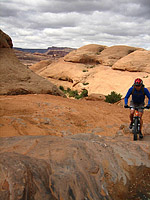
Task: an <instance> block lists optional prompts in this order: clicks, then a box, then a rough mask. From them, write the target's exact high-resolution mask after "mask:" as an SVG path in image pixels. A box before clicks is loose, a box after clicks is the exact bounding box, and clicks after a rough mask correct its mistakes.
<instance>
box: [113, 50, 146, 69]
mask: <svg viewBox="0 0 150 200" xmlns="http://www.w3.org/2000/svg"><path fill="white" fill-rule="evenodd" d="M112 68H113V69H118V70H127V71H130V72H142V71H143V72H147V73H150V51H135V52H133V53H131V54H129V55H128V56H125V57H123V58H122V59H120V60H118V61H117V62H116V63H115V64H114V65H113V67H112Z"/></svg>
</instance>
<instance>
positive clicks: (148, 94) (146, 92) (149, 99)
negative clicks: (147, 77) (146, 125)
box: [144, 88, 150, 105]
mask: <svg viewBox="0 0 150 200" xmlns="http://www.w3.org/2000/svg"><path fill="white" fill-rule="evenodd" d="M144 93H145V94H146V96H147V97H148V105H150V92H149V91H148V89H147V88H144Z"/></svg>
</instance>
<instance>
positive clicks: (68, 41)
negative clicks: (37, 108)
mask: <svg viewBox="0 0 150 200" xmlns="http://www.w3.org/2000/svg"><path fill="white" fill-rule="evenodd" d="M0 29H2V30H3V31H4V32H5V33H7V34H8V35H9V36H10V37H11V38H12V40H13V44H14V46H15V47H22V48H47V47H50V46H59V47H75V48H78V47H81V46H84V45H86V44H101V45H106V46H113V45H129V46H134V47H142V48H145V49H148V50H150V0H0Z"/></svg>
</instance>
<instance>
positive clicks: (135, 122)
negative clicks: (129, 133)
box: [133, 119, 138, 141]
mask: <svg viewBox="0 0 150 200" xmlns="http://www.w3.org/2000/svg"><path fill="white" fill-rule="evenodd" d="M137 133H138V119H135V121H134V127H133V140H134V141H135V140H137Z"/></svg>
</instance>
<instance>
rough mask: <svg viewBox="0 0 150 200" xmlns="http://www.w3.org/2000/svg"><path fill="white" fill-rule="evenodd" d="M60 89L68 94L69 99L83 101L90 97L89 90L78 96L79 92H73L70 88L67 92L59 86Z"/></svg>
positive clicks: (84, 90)
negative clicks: (84, 98) (82, 99)
mask: <svg viewBox="0 0 150 200" xmlns="http://www.w3.org/2000/svg"><path fill="white" fill-rule="evenodd" d="M59 89H60V90H62V91H63V92H64V93H65V94H67V95H68V96H69V97H74V98H75V99H81V98H83V97H87V96H88V90H86V89H83V91H82V92H81V94H78V91H77V90H71V89H70V88H67V90H65V89H64V87H63V86H59Z"/></svg>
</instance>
